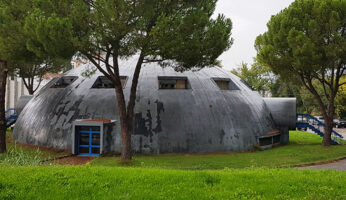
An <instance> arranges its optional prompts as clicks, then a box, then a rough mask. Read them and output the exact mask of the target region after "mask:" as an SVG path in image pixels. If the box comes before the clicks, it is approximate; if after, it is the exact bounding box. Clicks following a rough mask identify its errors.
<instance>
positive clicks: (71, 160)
mask: <svg viewBox="0 0 346 200" xmlns="http://www.w3.org/2000/svg"><path fill="white" fill-rule="evenodd" d="M95 158H96V157H88V156H67V157H63V158H59V159H54V160H51V161H49V163H51V164H54V165H85V164H87V163H88V162H91V161H92V160H94V159H95Z"/></svg>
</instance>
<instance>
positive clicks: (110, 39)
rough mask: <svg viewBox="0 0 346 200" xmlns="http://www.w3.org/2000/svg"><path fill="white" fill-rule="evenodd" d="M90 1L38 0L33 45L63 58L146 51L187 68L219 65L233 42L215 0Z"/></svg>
mask: <svg viewBox="0 0 346 200" xmlns="http://www.w3.org/2000/svg"><path fill="white" fill-rule="evenodd" d="M86 2H87V1H82V0H70V1H56V0H54V1H53V0H51V1H42V0H37V1H36V4H35V5H36V9H35V12H33V13H32V14H30V16H29V17H28V18H27V20H26V25H25V30H26V32H27V33H28V35H29V36H30V41H29V42H28V47H29V48H30V50H32V51H33V52H35V53H36V54H38V55H45V54H48V55H52V56H58V57H69V56H71V55H73V54H74V53H75V52H76V51H79V52H80V53H81V54H82V55H84V56H86V57H88V58H89V59H92V58H95V57H94V56H95V55H98V54H99V53H100V51H101V52H104V53H107V52H108V53H110V54H111V55H112V56H113V57H118V56H119V57H129V56H133V55H138V54H142V55H143V56H145V58H146V59H145V60H146V61H148V62H150V61H160V63H161V64H165V62H164V61H166V60H171V61H175V62H174V63H175V64H176V67H177V70H184V69H188V68H192V67H205V66H210V65H213V64H215V63H216V59H217V57H218V56H219V55H220V54H221V53H222V52H224V51H225V50H227V49H228V48H229V47H230V45H231V44H232V40H231V39H230V35H231V28H232V23H231V21H230V20H229V19H226V18H225V17H224V16H222V15H219V16H218V17H217V18H216V19H210V17H211V15H212V14H213V12H214V9H215V4H216V1H215V0H213V1H204V0H198V1H193V2H192V1H184V0H179V1H173V2H172V1H160V2H156V1H150V0H143V1H125V0H117V1H114V0H96V1H92V3H90V4H87V3H86ZM63 8H64V9H63ZM95 59H99V60H101V61H102V62H106V60H105V59H100V58H95ZM107 64H109V63H107ZM171 64H172V63H171Z"/></svg>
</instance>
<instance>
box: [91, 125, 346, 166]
mask: <svg viewBox="0 0 346 200" xmlns="http://www.w3.org/2000/svg"><path fill="white" fill-rule="evenodd" d="M321 141H322V138H321V137H320V136H318V135H316V134H312V133H307V132H301V131H291V132H290V144H289V145H285V146H280V147H276V148H273V149H269V150H265V151H256V152H245V153H225V154H213V153H211V154H186V155H181V154H167V155H150V156H147V155H134V157H133V161H132V162H131V163H126V164H125V165H124V164H123V163H122V162H120V158H119V157H100V158H98V159H96V160H94V161H92V162H91V165H92V166H109V167H112V166H113V167H114V166H122V167H129V166H130V167H141V168H165V169H188V170H197V169H199V170H200V169H224V168H237V169H242V168H246V167H271V168H276V167H284V166H292V165H296V164H303V163H311V162H318V161H326V160H333V159H337V158H341V157H344V156H345V155H346V148H345V146H344V145H333V146H331V147H328V148H324V147H322V146H321Z"/></svg>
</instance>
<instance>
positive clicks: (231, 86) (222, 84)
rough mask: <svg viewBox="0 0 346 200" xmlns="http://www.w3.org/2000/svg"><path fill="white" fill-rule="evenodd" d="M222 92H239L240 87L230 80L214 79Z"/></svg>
mask: <svg viewBox="0 0 346 200" xmlns="http://www.w3.org/2000/svg"><path fill="white" fill-rule="evenodd" d="M213 81H214V82H215V83H216V85H217V86H218V87H219V88H220V90H239V87H238V86H237V85H236V84H235V83H234V82H233V81H232V80H231V79H229V78H213Z"/></svg>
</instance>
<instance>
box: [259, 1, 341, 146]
mask: <svg viewBox="0 0 346 200" xmlns="http://www.w3.org/2000/svg"><path fill="white" fill-rule="evenodd" d="M345 19H346V1H345V0H296V1H294V2H293V3H292V4H291V5H290V6H289V7H288V8H286V9H284V10H282V11H281V12H280V13H279V14H277V15H275V16H272V18H271V19H270V21H269V22H268V24H267V27H268V31H267V32H265V33H264V34H262V35H259V36H258V37H257V39H256V42H255V47H256V50H257V53H258V54H257V59H258V61H259V62H260V63H261V64H263V65H266V66H268V67H270V68H271V69H272V70H273V72H274V73H276V74H278V75H280V77H287V79H288V80H290V81H291V82H293V83H294V82H296V81H297V80H300V82H301V83H302V84H303V85H304V86H305V88H306V89H308V91H309V92H310V93H311V94H312V95H313V96H314V99H315V100H316V102H317V103H318V106H319V109H320V112H321V113H322V115H323V117H324V119H325V124H326V127H325V136H324V140H323V145H325V146H329V145H330V144H331V139H330V136H331V132H332V122H333V117H334V114H335V97H336V96H337V94H338V92H339V87H340V86H341V85H343V84H346V82H342V80H341V77H343V76H345V74H346V20H345ZM315 81H317V82H319V84H318V85H321V86H322V87H323V90H322V91H321V90H319V89H318V88H317V87H316V85H314V82H315ZM325 99H326V101H325Z"/></svg>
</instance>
